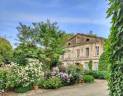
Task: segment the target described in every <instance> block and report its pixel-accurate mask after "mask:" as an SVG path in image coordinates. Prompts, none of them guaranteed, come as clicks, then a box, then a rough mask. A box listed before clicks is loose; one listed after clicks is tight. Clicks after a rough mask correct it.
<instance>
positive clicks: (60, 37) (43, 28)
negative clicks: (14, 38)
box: [17, 20, 66, 69]
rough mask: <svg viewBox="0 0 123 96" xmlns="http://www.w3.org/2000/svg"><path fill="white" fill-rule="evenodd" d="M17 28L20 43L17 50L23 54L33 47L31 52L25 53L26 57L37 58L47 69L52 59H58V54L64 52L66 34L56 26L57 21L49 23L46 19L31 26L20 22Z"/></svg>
mask: <svg viewBox="0 0 123 96" xmlns="http://www.w3.org/2000/svg"><path fill="white" fill-rule="evenodd" d="M17 29H18V31H19V34H18V38H19V41H20V45H21V47H20V48H19V50H21V51H22V52H23V53H22V54H23V55H24V54H28V53H29V50H32V49H34V51H33V52H32V53H33V54H29V55H26V57H27V56H31V57H32V56H33V57H36V58H38V59H39V60H40V61H41V62H42V63H43V64H44V65H45V67H46V68H47V67H48V69H49V68H50V67H51V66H52V64H53V62H54V61H55V62H56V61H59V56H60V55H61V54H63V52H64V44H65V42H64V41H65V39H66V38H65V36H66V34H65V33H64V32H63V31H61V30H60V29H59V28H58V26H57V23H51V22H50V21H49V20H48V21H47V22H40V23H33V24H32V26H31V27H30V26H27V25H23V24H21V23H20V26H19V27H17ZM30 46H31V47H30ZM24 50H26V51H24ZM36 50H37V51H36ZM35 52H36V53H35Z"/></svg>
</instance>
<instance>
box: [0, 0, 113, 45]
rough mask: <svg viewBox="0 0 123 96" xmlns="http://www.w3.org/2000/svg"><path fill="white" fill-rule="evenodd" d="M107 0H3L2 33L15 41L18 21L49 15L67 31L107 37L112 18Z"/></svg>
mask: <svg viewBox="0 0 123 96" xmlns="http://www.w3.org/2000/svg"><path fill="white" fill-rule="evenodd" d="M107 8H108V2H107V0H0V36H3V37H5V38H7V39H8V40H9V41H10V42H11V43H12V45H14V44H16V43H17V42H18V41H17V34H18V31H17V29H16V27H17V26H19V22H22V23H23V24H27V25H31V23H32V22H41V21H46V20H47V19H49V20H50V21H51V22H57V23H58V26H59V28H60V29H61V30H63V31H65V32H67V33H85V34H87V33H89V31H93V33H94V34H97V35H98V36H102V37H105V38H107V37H108V35H109V31H110V25H111V24H110V19H107V18H106V10H107Z"/></svg>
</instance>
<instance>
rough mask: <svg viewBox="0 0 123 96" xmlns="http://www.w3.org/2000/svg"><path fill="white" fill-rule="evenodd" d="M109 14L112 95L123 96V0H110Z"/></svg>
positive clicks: (110, 83)
mask: <svg viewBox="0 0 123 96" xmlns="http://www.w3.org/2000/svg"><path fill="white" fill-rule="evenodd" d="M109 6H110V7H109V9H108V10H107V14H108V15H107V16H108V17H111V18H112V27H111V34H110V36H109V40H108V41H109V44H110V46H109V47H108V50H110V51H108V52H109V54H110V74H111V75H110V79H109V90H110V96H123V0H109Z"/></svg>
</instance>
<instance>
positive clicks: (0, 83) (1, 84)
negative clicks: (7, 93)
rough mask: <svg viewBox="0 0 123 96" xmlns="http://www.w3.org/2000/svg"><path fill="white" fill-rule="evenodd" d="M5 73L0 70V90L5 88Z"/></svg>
mask: <svg viewBox="0 0 123 96" xmlns="http://www.w3.org/2000/svg"><path fill="white" fill-rule="evenodd" d="M6 73H7V72H6V71H5V70H0V90H4V89H5V88H6V85H5V82H6Z"/></svg>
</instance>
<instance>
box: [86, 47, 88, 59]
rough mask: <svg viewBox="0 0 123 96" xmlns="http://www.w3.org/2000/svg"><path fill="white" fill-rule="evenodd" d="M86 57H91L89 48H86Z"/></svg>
mask: <svg viewBox="0 0 123 96" xmlns="http://www.w3.org/2000/svg"><path fill="white" fill-rule="evenodd" d="M86 57H89V48H86Z"/></svg>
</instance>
